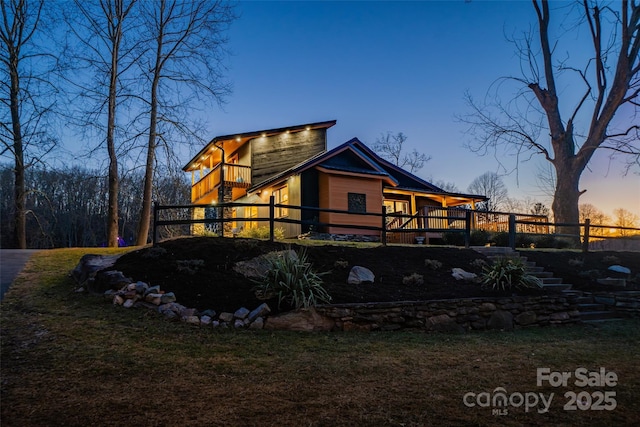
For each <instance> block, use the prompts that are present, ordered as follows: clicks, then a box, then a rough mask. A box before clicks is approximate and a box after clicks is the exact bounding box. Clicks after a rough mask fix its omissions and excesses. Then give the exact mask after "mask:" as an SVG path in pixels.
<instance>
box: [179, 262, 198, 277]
mask: <svg viewBox="0 0 640 427" xmlns="http://www.w3.org/2000/svg"><path fill="white" fill-rule="evenodd" d="M176 264H177V268H176V269H177V270H178V271H179V272H181V273H187V274H190V275H194V274H196V272H197V271H198V269H200V267H204V260H203V259H179V260H177V261H176Z"/></svg>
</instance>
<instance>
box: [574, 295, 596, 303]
mask: <svg viewBox="0 0 640 427" xmlns="http://www.w3.org/2000/svg"><path fill="white" fill-rule="evenodd" d="M576 303H577V304H594V301H593V297H592V296H588V297H586V296H581V297H578V298H576Z"/></svg>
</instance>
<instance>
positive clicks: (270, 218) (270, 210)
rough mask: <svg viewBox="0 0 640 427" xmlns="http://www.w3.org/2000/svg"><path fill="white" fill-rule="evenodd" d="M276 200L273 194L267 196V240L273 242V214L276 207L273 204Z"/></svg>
mask: <svg viewBox="0 0 640 427" xmlns="http://www.w3.org/2000/svg"><path fill="white" fill-rule="evenodd" d="M275 202H276V198H275V197H274V196H273V194H272V195H271V196H269V241H270V242H273V240H274V229H275V215H276V207H275V206H274V205H275Z"/></svg>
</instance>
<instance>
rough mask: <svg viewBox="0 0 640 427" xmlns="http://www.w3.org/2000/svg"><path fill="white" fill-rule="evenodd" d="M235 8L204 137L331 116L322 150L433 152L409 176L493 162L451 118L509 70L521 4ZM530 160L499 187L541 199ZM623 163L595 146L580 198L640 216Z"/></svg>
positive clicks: (634, 181) (635, 189) (461, 177)
mask: <svg viewBox="0 0 640 427" xmlns="http://www.w3.org/2000/svg"><path fill="white" fill-rule="evenodd" d="M560 6H566V3H565V4H560ZM239 10H240V13H241V16H240V18H239V19H238V20H237V21H236V22H234V24H233V26H232V29H231V31H230V33H229V45H228V47H229V49H230V51H231V53H232V55H231V57H230V60H229V70H228V76H229V79H230V81H231V82H232V83H233V88H234V90H233V94H232V95H231V96H230V97H229V98H228V99H227V104H226V105H225V107H224V110H213V111H212V112H211V114H210V115H208V116H207V117H206V119H207V121H208V122H209V124H210V129H211V130H212V134H211V137H213V136H215V135H224V134H230V133H236V132H242V131H252V130H260V129H268V128H275V127H281V126H286V125H294V124H302V123H307V122H315V121H323V120H331V119H336V120H337V121H338V123H337V125H336V126H334V127H333V128H332V129H330V130H329V137H328V139H329V148H332V147H335V146H337V145H339V144H341V143H343V142H345V141H347V140H348V139H350V138H352V137H358V138H359V139H360V140H361V141H363V142H365V143H367V144H372V143H373V142H374V141H375V140H376V138H377V137H378V136H380V134H381V133H383V132H387V131H391V132H394V133H396V132H403V133H405V134H406V135H407V136H408V140H407V145H408V147H407V149H408V150H411V149H413V148H416V149H418V150H419V151H421V152H424V153H427V154H429V155H431V156H432V160H431V161H429V162H428V163H427V164H426V165H425V167H424V168H423V169H422V170H421V171H420V172H419V173H418V175H420V176H421V177H423V178H427V179H433V180H444V181H450V182H454V183H455V184H456V185H457V186H458V188H459V189H460V190H461V191H466V189H467V186H468V185H469V183H470V182H471V181H472V180H473V179H474V178H475V177H477V176H478V175H481V174H482V173H484V172H486V171H496V172H499V173H503V172H504V171H503V170H501V169H500V168H499V164H498V161H497V160H496V159H495V158H493V157H491V156H489V157H479V156H477V155H475V154H473V153H471V152H470V151H469V150H467V149H466V148H464V143H465V142H466V141H468V140H469V138H470V137H469V136H468V135H466V134H465V133H464V130H465V129H466V128H467V127H466V125H464V124H462V123H459V122H458V121H457V120H456V119H455V116H456V115H464V114H466V113H468V112H469V108H468V107H467V106H466V104H465V101H464V94H465V91H469V92H470V93H471V94H472V95H473V96H474V97H475V98H477V99H481V98H483V97H484V96H485V94H486V93H487V90H488V89H489V88H490V87H491V85H492V83H494V82H495V81H496V79H497V78H498V77H501V76H506V75H515V76H520V69H519V66H520V63H519V60H518V58H517V56H516V54H515V50H514V46H513V45H512V44H511V43H509V42H508V41H506V38H505V35H509V36H511V35H514V34H520V33H522V31H525V30H527V29H529V28H531V27H533V26H534V24H535V22H534V19H535V13H534V10H533V8H532V6H531V3H530V2H528V1H511V2H504V1H493V2H491V1H478V0H474V1H471V2H465V1H463V0H456V1H445V2H435V1H426V2H307V1H297V2H294V1H291V2H267V1H253V2H240V4H239ZM558 16H561V15H558ZM569 37H570V39H569V40H570V41H571V42H572V43H573V46H571V54H572V55H573V56H574V57H575V56H577V55H578V54H580V52H586V51H587V50H586V49H588V45H587V44H586V43H584V42H582V41H581V40H580V37H581V35H580V34H569ZM572 89H573V87H572V86H571V85H570V84H568V85H566V86H564V87H563V88H562V90H563V91H565V92H571V91H572ZM620 120H622V121H623V122H624V121H625V120H631V119H630V118H621V119H620ZM187 160H188V159H186V158H185V163H186V161H187ZM500 160H501V161H502V162H505V163H506V164H507V165H509V166H511V167H513V166H514V163H513V162H512V161H511V160H512V159H506V158H502V159H500ZM538 165H546V163H545V162H543V161H541V160H540V161H534V160H532V161H529V162H527V163H522V164H521V165H520V171H519V173H518V174H517V175H516V174H515V173H512V174H510V175H507V176H504V181H505V183H506V184H507V186H508V188H509V193H510V196H512V197H517V198H524V197H527V196H528V197H531V198H535V199H537V200H539V201H543V202H545V203H546V204H547V205H548V206H550V200H549V199H548V198H546V196H545V195H544V194H543V193H542V191H541V190H540V189H539V188H538V186H537V185H536V179H535V174H536V171H537V170H538V169H539V166H538ZM545 167H546V166H545ZM622 170H623V165H622V163H621V162H620V161H614V162H609V161H608V158H607V157H606V155H604V154H603V155H598V156H596V158H595V159H594V162H593V163H592V168H591V170H590V171H586V172H585V173H584V175H583V179H582V181H581V189H584V188H586V189H587V190H588V191H587V193H586V194H585V195H584V196H583V197H582V198H581V202H582V203H592V204H594V205H596V206H597V207H599V208H600V209H602V210H603V211H605V212H606V213H608V214H610V215H611V213H612V211H613V209H615V208H618V207H623V208H626V209H628V210H632V211H634V212H635V213H636V214H639V215H640V179H639V177H638V175H637V174H636V175H633V174H629V175H628V176H626V177H622Z"/></svg>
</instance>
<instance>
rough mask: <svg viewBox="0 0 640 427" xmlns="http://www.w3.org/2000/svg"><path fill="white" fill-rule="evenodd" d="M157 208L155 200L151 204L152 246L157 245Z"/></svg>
mask: <svg viewBox="0 0 640 427" xmlns="http://www.w3.org/2000/svg"><path fill="white" fill-rule="evenodd" d="M158 206H159V203H158V201H157V200H155V201H154V202H153V230H152V231H153V233H152V234H151V243H152V244H153V246H155V245H156V243H158V225H157V224H158V217H159V215H158Z"/></svg>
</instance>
